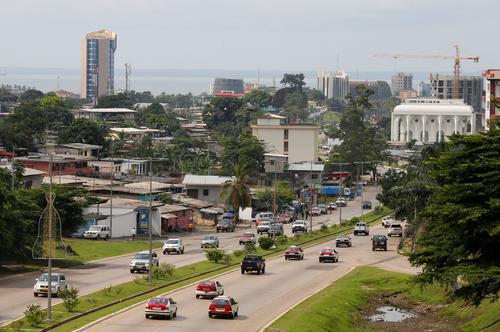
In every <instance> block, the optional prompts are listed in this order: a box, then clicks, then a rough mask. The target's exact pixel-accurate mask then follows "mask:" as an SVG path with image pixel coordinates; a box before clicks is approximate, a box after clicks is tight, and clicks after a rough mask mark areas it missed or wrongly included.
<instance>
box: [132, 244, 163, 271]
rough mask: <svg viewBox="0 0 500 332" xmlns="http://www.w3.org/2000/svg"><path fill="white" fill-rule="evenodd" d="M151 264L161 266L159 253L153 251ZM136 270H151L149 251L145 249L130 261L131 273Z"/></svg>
mask: <svg viewBox="0 0 500 332" xmlns="http://www.w3.org/2000/svg"><path fill="white" fill-rule="evenodd" d="M151 265H152V266H159V265H160V261H159V259H158V255H157V254H156V253H155V252H153V254H152V256H151ZM134 272H149V251H148V250H143V251H139V252H138V253H136V254H135V255H134V256H133V257H132V260H131V261H130V273H134Z"/></svg>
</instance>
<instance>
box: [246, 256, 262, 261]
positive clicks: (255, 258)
mask: <svg viewBox="0 0 500 332" xmlns="http://www.w3.org/2000/svg"><path fill="white" fill-rule="evenodd" d="M244 260H246V261H258V260H260V256H245V259H244Z"/></svg>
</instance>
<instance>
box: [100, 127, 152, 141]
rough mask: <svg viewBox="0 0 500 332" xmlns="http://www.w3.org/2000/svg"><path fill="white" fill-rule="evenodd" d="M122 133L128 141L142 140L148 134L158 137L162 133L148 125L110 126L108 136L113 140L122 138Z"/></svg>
mask: <svg viewBox="0 0 500 332" xmlns="http://www.w3.org/2000/svg"><path fill="white" fill-rule="evenodd" d="M120 135H123V136H124V138H125V140H127V141H141V140H142V139H144V137H146V136H151V137H158V136H159V135H160V130H158V129H150V128H147V127H139V128H131V127H128V128H118V127H117V128H109V134H108V137H109V138H110V139H111V140H113V141H114V140H118V139H120Z"/></svg>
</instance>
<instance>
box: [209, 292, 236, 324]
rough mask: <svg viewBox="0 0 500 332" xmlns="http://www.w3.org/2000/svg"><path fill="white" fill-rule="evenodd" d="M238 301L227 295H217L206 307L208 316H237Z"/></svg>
mask: <svg viewBox="0 0 500 332" xmlns="http://www.w3.org/2000/svg"><path fill="white" fill-rule="evenodd" d="M238 309H239V308H238V302H236V300H235V299H233V298H232V297H229V296H217V297H216V298H215V299H213V300H212V302H211V303H210V306H209V307H208V317H210V318H212V316H229V317H231V319H233V318H235V317H237V316H238Z"/></svg>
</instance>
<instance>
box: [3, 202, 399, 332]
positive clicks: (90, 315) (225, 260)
mask: <svg viewBox="0 0 500 332" xmlns="http://www.w3.org/2000/svg"><path fill="white" fill-rule="evenodd" d="M390 212H391V210H390V209H387V208H384V209H378V210H377V211H375V210H374V211H372V212H370V213H368V214H366V215H365V218H364V220H365V222H368V223H375V222H378V221H380V219H381V218H382V217H383V216H385V215H387V214H388V213H390ZM355 220H356V219H355ZM352 224H353V222H352V221H350V220H349V221H346V222H345V223H343V224H342V225H334V226H330V227H328V228H327V229H326V231H325V229H324V228H323V229H322V230H316V231H314V232H313V233H312V235H311V234H309V233H307V234H302V235H299V236H294V237H286V236H279V237H277V238H276V248H271V247H269V248H268V249H264V248H262V247H260V246H257V247H255V246H248V247H247V246H245V248H244V249H238V250H235V251H234V252H232V253H227V252H224V251H223V250H220V249H208V250H207V251H206V252H207V260H206V261H202V262H198V263H194V264H191V265H187V266H183V267H180V268H174V267H173V266H172V265H170V264H166V265H164V264H160V267H159V268H158V269H155V270H154V271H153V272H154V273H153V276H154V277H155V278H154V280H153V283H152V284H151V285H149V284H148V283H147V275H143V276H137V277H136V279H135V280H133V281H130V282H126V283H123V284H119V285H115V286H111V285H110V286H109V287H105V288H104V289H103V290H101V291H98V292H95V293H91V294H88V295H84V296H81V297H79V303H78V304H77V305H76V306H74V307H72V308H71V310H68V309H67V308H66V307H65V306H64V304H63V303H61V304H57V305H55V306H53V314H52V323H47V322H45V321H44V322H40V324H38V325H37V327H36V329H51V330H54V331H73V330H75V329H77V328H79V327H82V326H84V325H86V324H88V323H91V322H93V321H95V320H97V319H99V318H101V317H104V316H105V315H108V314H110V313H112V312H116V311H118V310H120V309H123V308H125V307H127V306H130V305H132V304H135V303H139V302H141V301H144V300H146V299H148V298H150V297H152V296H155V295H159V294H164V293H166V292H169V291H172V290H175V289H177V288H179V287H182V286H184V285H188V284H190V283H193V282H196V281H199V280H203V279H205V278H209V277H210V276H213V275H216V274H219V273H222V272H225V271H229V270H231V269H234V268H235V267H237V266H238V264H239V262H240V261H241V259H242V258H243V256H244V254H246V253H249V252H252V253H257V254H260V255H265V256H268V257H272V256H277V255H281V254H282V253H283V251H284V250H285V249H286V248H287V247H288V246H290V245H301V246H310V245H314V244H316V243H320V242H324V241H326V240H329V239H333V238H334V237H335V236H337V235H339V234H342V233H345V232H350V231H351V230H352ZM110 243H111V242H110ZM271 245H272V242H271ZM221 254H222V256H221ZM43 312H44V313H45V314H46V311H45V310H44V311H43ZM63 323H64V324H63ZM59 325H60V326H59ZM51 326H52V327H51ZM19 329H33V327H32V326H31V324H30V322H29V321H28V320H27V319H26V318H23V319H20V320H18V321H16V322H13V323H12V324H10V325H8V326H7V327H6V331H17V330H19Z"/></svg>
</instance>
